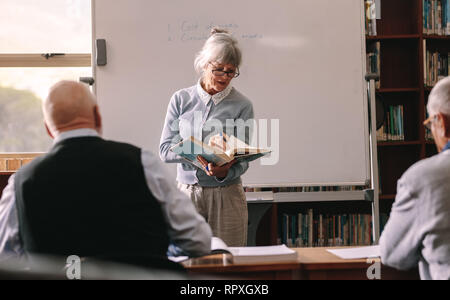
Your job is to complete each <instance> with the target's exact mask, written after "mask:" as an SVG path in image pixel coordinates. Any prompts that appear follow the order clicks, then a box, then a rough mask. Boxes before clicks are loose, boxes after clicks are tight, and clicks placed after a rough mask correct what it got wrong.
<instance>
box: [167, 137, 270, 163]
mask: <svg viewBox="0 0 450 300" xmlns="http://www.w3.org/2000/svg"><path fill="white" fill-rule="evenodd" d="M223 139H224V142H225V143H224V146H225V147H224V148H225V149H223V148H220V147H217V146H215V145H214V146H210V145H207V144H205V143H203V142H202V141H199V140H197V139H196V138H194V137H193V136H191V137H189V138H187V139H185V140H183V141H181V142H180V143H178V144H176V145H174V146H173V147H172V148H170V150H171V151H172V152H175V153H176V154H178V155H179V156H181V157H183V158H184V159H185V160H187V161H188V162H190V163H191V164H193V165H195V166H196V167H198V168H201V169H202V168H203V167H202V164H201V163H200V162H199V161H198V160H197V156H198V155H200V156H202V157H203V158H204V159H206V160H207V161H208V162H210V163H214V164H215V165H217V166H223V165H224V164H227V163H229V162H231V161H232V160H234V159H236V160H237V161H249V162H250V161H253V160H256V159H258V158H260V157H263V156H264V155H267V154H269V153H270V152H272V151H270V150H268V149H261V148H256V147H251V146H249V145H247V144H246V143H244V142H243V141H241V140H239V139H237V138H236V137H234V136H227V135H224V136H223Z"/></svg>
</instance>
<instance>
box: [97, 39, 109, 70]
mask: <svg viewBox="0 0 450 300" xmlns="http://www.w3.org/2000/svg"><path fill="white" fill-rule="evenodd" d="M95 61H96V63H97V66H106V64H107V63H108V59H107V55H106V40H105V39H97V40H96V59H95Z"/></svg>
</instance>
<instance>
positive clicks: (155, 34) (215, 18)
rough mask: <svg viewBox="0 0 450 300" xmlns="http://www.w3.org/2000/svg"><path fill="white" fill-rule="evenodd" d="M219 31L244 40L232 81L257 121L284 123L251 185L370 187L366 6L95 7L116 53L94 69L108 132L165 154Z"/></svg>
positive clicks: (144, 2) (286, 1) (170, 1)
mask: <svg viewBox="0 0 450 300" xmlns="http://www.w3.org/2000/svg"><path fill="white" fill-rule="evenodd" d="M213 26H219V27H222V28H227V29H228V30H230V31H231V32H232V33H233V35H234V36H235V37H236V38H237V39H238V41H239V43H240V46H241V49H242V51H243V65H242V67H241V76H240V77H239V78H236V79H234V80H233V86H234V87H235V88H236V89H238V90H239V91H240V92H242V93H243V94H244V95H246V96H247V97H248V98H249V99H250V100H251V101H252V102H253V105H254V110H255V119H257V120H267V121H266V123H267V124H268V128H269V129H271V125H272V124H276V121H272V120H278V122H279V123H278V124H279V130H273V131H272V130H269V131H270V132H269V135H268V137H267V139H268V146H271V147H272V149H273V150H274V152H273V153H272V155H273V156H271V157H270V159H271V160H273V161H277V163H276V164H273V165H261V163H262V160H259V161H256V162H252V163H250V168H249V170H248V172H247V173H246V174H245V175H244V176H243V182H244V185H246V186H299V185H347V184H348V185H353V184H355V185H360V184H361V185H363V184H365V183H366V182H367V181H368V180H369V178H370V157H369V144H368V143H369V133H368V112H367V94H366V83H365V80H364V75H365V39H364V12H363V1H360V0H339V1H336V0H301V1H293V0H245V1H244V0H228V1H225V2H224V1H217V0H189V1H187V0H158V1H156V0H154V1H148V0H114V1H111V0H93V27H94V33H93V37H94V40H95V39H99V38H101V39H106V43H107V51H108V64H107V65H106V66H104V67H95V68H94V69H95V70H94V74H95V79H96V86H95V91H96V94H97V97H98V101H99V104H100V110H101V113H102V115H103V119H104V136H105V137H106V138H109V139H114V140H119V141H124V142H129V143H133V144H136V145H138V146H140V147H143V148H146V149H150V150H152V151H154V152H155V153H158V149H159V140H160V136H161V131H162V128H163V123H164V119H165V115H166V110H167V106H168V103H169V100H170V97H171V96H172V94H173V93H174V92H175V91H177V90H179V89H182V88H186V87H190V86H193V85H194V84H196V83H197V80H198V75H197V74H196V73H195V71H194V67H193V64H194V58H195V55H196V54H197V53H198V51H199V50H200V49H201V47H202V45H203V43H204V42H205V40H206V39H207V38H208V37H209V32H210V29H211V27H213ZM94 45H95V43H94ZM94 53H95V52H94ZM272 136H273V137H274V138H275V141H276V140H279V143H275V142H274V143H273V145H272V143H271V141H272ZM277 158H278V159H277ZM170 168H171V170H172V172H173V173H174V174H175V172H176V169H175V166H174V165H171V166H170Z"/></svg>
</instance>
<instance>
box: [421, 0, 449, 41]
mask: <svg viewBox="0 0 450 300" xmlns="http://www.w3.org/2000/svg"><path fill="white" fill-rule="evenodd" d="M422 2H423V33H424V34H429V35H450V0H422Z"/></svg>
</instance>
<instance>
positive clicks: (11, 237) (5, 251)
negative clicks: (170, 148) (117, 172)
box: [0, 129, 212, 260]
mask: <svg viewBox="0 0 450 300" xmlns="http://www.w3.org/2000/svg"><path fill="white" fill-rule="evenodd" d="M86 136H98V134H97V132H96V131H95V130H92V129H78V130H73V131H68V132H64V133H62V134H61V135H59V136H58V137H57V138H56V139H55V141H54V143H58V142H60V141H63V140H65V139H70V138H75V137H86ZM141 159H142V166H143V168H144V172H145V177H146V180H147V185H148V187H149V189H150V191H151V192H152V194H153V196H154V197H155V198H156V199H157V200H158V202H159V203H160V205H161V208H162V212H163V214H164V218H165V220H166V223H167V225H168V229H169V237H170V239H171V242H172V243H173V244H175V245H176V246H178V247H179V248H181V249H182V250H183V251H184V252H185V253H187V254H189V255H192V256H199V255H205V254H209V253H210V251H211V236H212V233H211V229H210V227H209V225H208V224H207V223H206V221H205V219H204V218H203V217H202V216H200V215H199V214H198V213H197V211H196V210H195V207H194V205H193V204H192V201H191V200H190V199H189V198H188V197H187V196H186V195H184V194H183V193H182V192H180V191H179V190H178V189H177V187H176V185H175V181H174V180H173V181H172V180H170V178H171V176H170V175H169V172H168V171H167V170H166V166H165V165H164V164H163V163H162V162H161V161H160V159H159V157H158V156H156V155H154V154H153V153H151V152H149V151H144V150H143V151H142V155H141ZM124 213H126V212H124ZM23 253H24V251H23V248H22V244H21V241H20V236H19V221H18V215H17V208H16V199H15V190H14V175H13V176H11V178H10V179H9V182H8V185H7V187H6V188H5V190H4V191H3V194H2V198H1V199H0V260H5V259H8V258H10V257H17V256H21V255H22V254H23Z"/></svg>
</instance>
